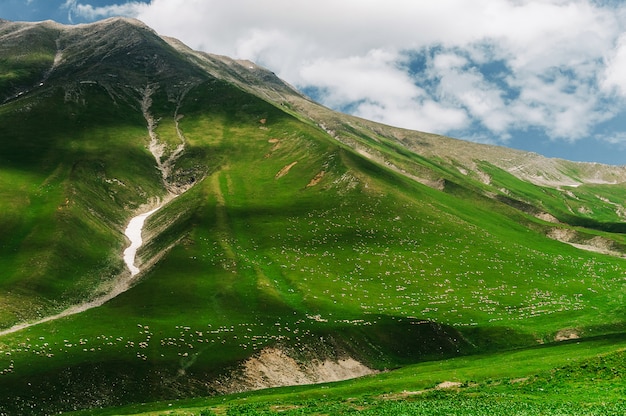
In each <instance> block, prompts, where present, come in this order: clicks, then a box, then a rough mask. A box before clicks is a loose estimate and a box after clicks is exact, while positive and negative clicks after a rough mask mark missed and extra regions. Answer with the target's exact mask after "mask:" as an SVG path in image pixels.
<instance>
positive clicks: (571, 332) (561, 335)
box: [554, 328, 580, 341]
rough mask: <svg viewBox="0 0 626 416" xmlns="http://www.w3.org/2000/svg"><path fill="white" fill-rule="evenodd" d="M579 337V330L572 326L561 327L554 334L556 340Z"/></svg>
mask: <svg viewBox="0 0 626 416" xmlns="http://www.w3.org/2000/svg"><path fill="white" fill-rule="evenodd" d="M578 338H580V335H579V334H578V331H576V330H575V329H572V328H567V329H561V330H560V331H559V332H557V333H556V335H555V336H554V340H555V341H568V340H570V339H578Z"/></svg>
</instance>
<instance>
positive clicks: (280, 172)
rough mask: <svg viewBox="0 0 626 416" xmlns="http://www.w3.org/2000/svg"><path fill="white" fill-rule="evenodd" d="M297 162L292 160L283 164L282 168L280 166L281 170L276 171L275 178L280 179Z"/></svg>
mask: <svg viewBox="0 0 626 416" xmlns="http://www.w3.org/2000/svg"><path fill="white" fill-rule="evenodd" d="M297 163H298V161H297V160H296V161H295V162H292V163H290V164H288V165H287V166H285V167H284V168H282V169H281V170H279V171H278V173H277V174H276V176H274V178H275V179H280V178H282V177H283V176H285V175H286V174H287V173H289V170H290V169H291V168H293V167H294V166H296V164H297Z"/></svg>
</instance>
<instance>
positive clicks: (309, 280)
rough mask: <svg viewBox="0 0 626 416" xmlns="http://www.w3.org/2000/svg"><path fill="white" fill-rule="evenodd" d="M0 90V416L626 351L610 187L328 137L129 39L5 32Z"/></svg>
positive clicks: (576, 170) (615, 183) (268, 97)
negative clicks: (461, 361)
mask: <svg viewBox="0 0 626 416" xmlns="http://www.w3.org/2000/svg"><path fill="white" fill-rule="evenodd" d="M26 45H28V47H27V46H26ZM18 51H21V52H19V53H18ZM0 68H1V69H2V71H1V72H2V73H6V74H9V75H7V76H3V78H2V80H1V83H0V99H1V100H3V103H2V104H1V105H0V126H2V129H1V130H2V131H3V134H2V136H1V137H0V195H2V198H1V199H0V247H2V250H1V251H0V270H2V274H1V275H0V288H1V290H0V296H1V301H0V305H1V307H0V327H1V328H2V329H4V330H5V331H4V332H3V335H1V336H0V352H1V355H0V392H1V393H0V412H7V413H20V414H25V413H33V414H41V413H53V412H58V411H68V410H79V409H90V408H95V407H103V406H113V405H123V404H129V403H143V402H146V401H150V400H161V399H173V398H183V397H193V396H207V395H215V394H224V393H233V392H238V391H247V390H252V389H257V388H264V387H273V386H279V385H288V384H304V383H312V382H320V381H333V380H339V379H343V378H349V377H351V376H359V375H363V374H367V373H373V372H377V371H380V370H385V369H392V368H397V367H402V366H406V365H409V364H415V363H420V362H428V361H433V360H443V359H448V358H451V357H458V356H470V357H473V356H474V355H475V354H491V353H496V352H500V351H508V350H512V349H519V348H534V347H536V346H537V345H538V344H544V343H554V342H558V341H560V340H563V339H568V338H583V339H585V338H591V337H603V336H608V335H609V334H613V333H617V334H621V333H622V332H623V331H624V328H623V327H624V312H625V310H624V307H623V294H624V260H623V258H622V253H623V251H624V250H623V247H624V244H625V243H626V241H625V240H624V237H623V234H622V227H623V225H622V221H623V215H625V214H624V212H625V211H624V206H623V204H622V195H624V193H625V192H626V187H625V186H624V185H623V181H624V178H625V176H626V169H623V168H621V167H613V166H602V165H594V164H579V163H573V162H567V161H560V160H553V159H545V158H542V157H541V156H538V155H533V154H528V153H524V152H519V151H513V150H509V149H506V148H500V147H491V146H484V145H478V144H472V143H467V142H462V141H458V140H454V139H450V138H446V137H440V136H434V135H430V134H426V133H420V132H410V131H406V130H401V129H395V128H391V127H388V126H383V125H379V124H376V123H372V122H368V121H365V120H360V119H356V118H354V117H349V116H345V115H342V114H338V113H334V112H332V111H330V110H328V109H326V108H324V107H321V106H319V105H318V104H315V103H313V102H311V101H309V100H308V99H307V98H306V97H303V96H301V95H300V94H298V93H297V92H295V91H294V90H293V89H292V88H291V87H289V86H288V85H286V84H285V83H283V82H282V81H280V80H279V79H278V78H276V77H275V76H274V75H273V74H271V73H270V72H268V71H266V70H264V69H262V68H259V67H257V66H256V65H254V64H251V63H247V62H237V61H233V60H230V59H229V58H225V57H218V56H213V55H208V54H201V53H197V52H194V51H191V50H189V49H187V48H186V47H184V46H183V45H181V44H180V43H178V42H177V41H175V40H172V39H162V38H160V37H159V36H158V35H156V34H155V33H154V32H152V31H151V30H150V29H149V28H147V27H145V26H144V25H142V24H141V23H139V22H136V21H132V20H125V19H111V20H107V21H103V22H100V23H96V24H93V25H84V26H76V27H63V26H60V25H57V24H54V23H52V22H44V23H39V24H30V23H11V22H1V23H0ZM155 154H156V159H157V160H155ZM163 201H167V203H166V204H165V205H163V207H162V208H160V209H159V210H158V211H157V212H156V213H155V214H153V215H152V216H151V217H149V219H148V221H147V223H146V226H145V228H144V240H145V242H144V245H143V246H142V248H141V249H140V251H139V265H140V266H141V269H142V271H141V273H140V274H139V275H138V276H137V277H138V278H136V279H131V276H130V272H129V271H128V270H127V268H126V266H125V264H124V262H123V259H122V252H123V250H124V248H125V247H126V246H127V245H128V242H127V241H126V238H125V236H124V229H125V227H126V225H127V223H128V221H129V220H130V218H131V217H133V216H134V215H137V214H138V213H141V212H146V211H148V210H150V209H151V208H154V207H157V206H160V205H161V204H162V202H163ZM559 240H561V241H559ZM563 241H565V242H566V243H568V244H566V243H564V242H563ZM600 251H602V252H600ZM127 282H130V287H129V288H128V290H118V289H119V287H122V286H123V287H124V289H126V287H125V286H124V285H125V284H126V283H127ZM107 293H115V294H116V295H117V296H110V297H111V299H110V300H109V301H108V302H105V303H104V304H102V305H100V306H97V307H92V306H95V304H91V305H90V304H89V302H90V301H93V300H97V299H98V298H99V297H101V296H103V295H105V296H106V294H107ZM107 299H108V298H107ZM76 305H79V306H80V305H82V307H83V309H84V311H83V312H81V313H75V314H71V315H69V316H65V317H58V319H52V320H48V321H46V322H41V323H37V322H38V320H39V319H41V318H43V317H46V316H54V315H55V314H58V313H62V312H63V311H64V310H67V309H68V308H72V307H75V306H76ZM24 323H26V324H28V323H31V324H32V323H36V324H35V325H32V326H28V327H26V328H24V329H21V330H11V328H12V327H13V326H14V325H16V324H24ZM14 329H15V328H14ZM610 339H612V338H610ZM618 339H620V338H619V337H618ZM588 345H595V344H593V343H590V344H588ZM603 345H604V346H605V344H603ZM609 345H613V346H614V348H615V349H617V348H620V345H621V341H619V342H618V341H615V343H611V342H609ZM555 348H557V347H555ZM611 348H612V347H610V348H608V349H606V348H605V349H603V350H602V352H604V353H606V352H607V351H610V350H611ZM576 354H579V355H580V354H582V355H585V354H587V353H586V352H585V353H584V354H583V353H576ZM588 355H589V354H588ZM588 355H586V356H588ZM590 355H593V354H590ZM496 357H497V355H496ZM446 362H447V361H441V363H442V365H446V364H445V363H446ZM499 363H500V364H499V365H500V366H501V367H505V365H504V364H505V363H506V358H501V359H500V361H499ZM545 365H546V366H551V365H557V364H554V363H552V362H548V363H546V364H545ZM558 365H560V364H558ZM547 368H550V367H547ZM532 372H536V369H535V368H533V369H532ZM532 372H531V373H529V374H532ZM403 377H404V376H403ZM407 377H408V376H407ZM503 377H504V376H503ZM493 378H497V376H493ZM381 380H384V378H383V379H381ZM401 380H404V378H402V379H401ZM407 380H408V379H407ZM442 381H443V380H442ZM465 381H466V380H463V382H465ZM406 382H407V383H409V381H406ZM394 388H395V387H394ZM396 391H397V390H396Z"/></svg>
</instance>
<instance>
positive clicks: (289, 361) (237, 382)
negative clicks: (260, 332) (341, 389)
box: [217, 347, 376, 393]
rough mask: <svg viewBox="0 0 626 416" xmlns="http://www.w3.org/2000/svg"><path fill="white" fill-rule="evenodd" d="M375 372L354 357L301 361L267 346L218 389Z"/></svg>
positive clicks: (238, 389) (239, 389)
mask: <svg viewBox="0 0 626 416" xmlns="http://www.w3.org/2000/svg"><path fill="white" fill-rule="evenodd" d="M375 372H376V371H374V370H372V369H370V368H368V367H366V366H365V365H363V364H361V363H360V362H358V361H356V360H355V359H353V358H350V357H346V358H339V359H331V358H324V359H320V358H314V359H312V360H307V361H305V362H298V361H296V360H295V359H294V358H293V357H291V356H289V355H288V354H287V353H286V352H285V351H283V350H281V349H280V348H275V347H268V348H265V349H263V350H262V351H261V352H260V353H259V354H257V355H255V356H254V357H251V358H249V359H248V360H246V361H245V362H244V363H243V364H242V365H241V368H240V370H237V371H235V372H234V374H233V375H231V377H229V380H228V381H227V382H224V383H220V384H219V386H218V387H217V388H218V390H219V391H220V392H221V393H233V392H242V391H249V390H259V389H265V388H270V387H282V386H296V385H303V384H315V383H328V382H333V381H341V380H348V379H351V378H356V377H361V376H365V375H368V374H373V373H375Z"/></svg>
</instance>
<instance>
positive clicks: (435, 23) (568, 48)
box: [0, 0, 626, 165]
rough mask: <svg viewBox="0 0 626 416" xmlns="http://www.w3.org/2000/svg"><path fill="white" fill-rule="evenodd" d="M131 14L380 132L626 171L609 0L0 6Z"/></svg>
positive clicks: (1, 6) (13, 14)
mask: <svg viewBox="0 0 626 416" xmlns="http://www.w3.org/2000/svg"><path fill="white" fill-rule="evenodd" d="M116 15H122V16H129V17H135V18H138V19H140V20H142V21H144V22H145V23H146V24H148V25H149V26H151V27H152V28H154V29H155V30H156V31H157V32H159V33H161V34H163V35H168V36H173V37H176V38H178V39H180V40H182V41H183V42H185V43H186V44H187V45H189V46H190V47H192V48H194V49H199V50H204V51H206V52H212V53H218V54H224V55H228V56H231V57H234V58H242V59H250V60H252V61H255V62H257V63H258V64H260V65H263V66H265V67H267V68H269V69H271V70H272V71H274V72H276V73H277V74H278V75H279V76H280V77H282V78H283V79H285V80H286V81H288V82H289V83H291V84H292V85H294V86H296V87H298V88H300V89H301V90H303V91H305V92H306V93H308V94H309V95H311V96H312V97H313V98H315V99H316V100H318V101H320V102H321V103H323V104H325V105H327V106H329V107H331V108H334V109H338V110H341V111H345V112H350V113H352V114H355V115H358V116H361V117H364V118H368V119H372V120H376V121H380V122H383V123H386V124H390V125H394V126H398V127H406V128H410V129H415V130H422V131H428V132H434V133H440V134H445V135H449V136H452V137H457V138H461V139H466V140H473V141H477V142H482V143H492V144H499V145H504V146H508V147H514V148H518V149H523V150H529V151H534V152H537V153H540V154H544V155H546V156H550V157H561V158H565V159H570V160H579V161H596V162H603V163H611V164H618V165H626V4H625V2H621V1H609V0H472V1H467V0H437V1H415V0H342V1H337V0H315V1H313V0H300V1H294V0H228V1H225V0H151V1H138V0H136V1H128V0H0V18H4V19H9V20H27V21H37V20H45V19H53V20H56V21H58V22H61V23H68V24H75V23H85V22H91V21H95V20H99V19H102V18H106V17H110V16H116Z"/></svg>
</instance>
